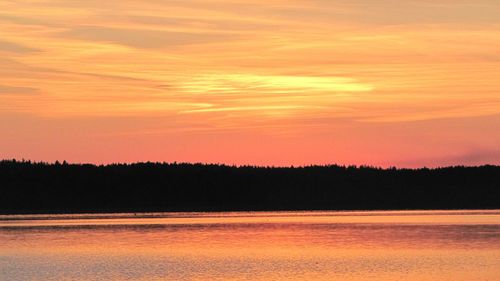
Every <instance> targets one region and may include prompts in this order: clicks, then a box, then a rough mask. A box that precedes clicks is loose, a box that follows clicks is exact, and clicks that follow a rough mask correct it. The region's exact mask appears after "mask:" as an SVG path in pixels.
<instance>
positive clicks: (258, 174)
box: [0, 160, 500, 213]
mask: <svg viewBox="0 0 500 281" xmlns="http://www.w3.org/2000/svg"><path fill="white" fill-rule="evenodd" d="M493 208H495V209H496V208H500V167H499V166H481V167H447V168H438V169H427V168H423V169H395V168H390V169H380V168H374V167H363V166H362V167H355V166H337V165H331V166H308V167H295V168H294V167H287V168H275V167H251V166H242V167H235V166H226V165H205V164H177V163H173V164H168V163H136V164H112V165H105V166H96V165H90V164H83V165H80V164H67V163H66V162H63V163H59V162H56V163H53V164H49V163H32V162H29V161H15V160H5V161H0V213H62V212H142V211H231V210H371V209H493Z"/></svg>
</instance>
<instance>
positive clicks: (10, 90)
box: [0, 85, 38, 94]
mask: <svg viewBox="0 0 500 281" xmlns="http://www.w3.org/2000/svg"><path fill="white" fill-rule="evenodd" d="M35 93H38V89H36V88H31V87H13V86H4V85H0V94H35Z"/></svg>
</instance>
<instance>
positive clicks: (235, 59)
mask: <svg viewBox="0 0 500 281" xmlns="http://www.w3.org/2000/svg"><path fill="white" fill-rule="evenodd" d="M262 3H265V4H262ZM262 3H261V4H259V3H258V1H254V0H225V1H223V0H171V1H167V0H141V1H131V0H120V1H102V0H100V1H96V0H72V1H67V0H24V1H21V0H2V1H0V158H3V159H7V158H8V159H11V158H17V159H23V158H24V159H30V160H34V161H50V162H52V161H55V160H59V161H62V160H67V161H68V162H77V163H82V162H86V163H87V162H89V163H97V164H100V163H114V162H136V161H166V162H203V163H225V164H231V165H232V164H236V165H246V164H250V165H273V166H289V165H295V166H297V165H310V164H342V165H351V164H352V165H373V166H382V167H388V166H397V167H422V166H427V167H436V166H448V165H481V164H500V36H499V34H500V17H499V16H498V15H500V1H498V0H474V1H470V0H467V1H465V0H453V1H452V0H441V1H430V0H418V1H417V0H378V1H372V0H307V1H306V0H287V1H282V0H269V1H265V2H262Z"/></svg>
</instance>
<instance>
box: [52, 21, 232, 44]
mask: <svg viewBox="0 0 500 281" xmlns="http://www.w3.org/2000/svg"><path fill="white" fill-rule="evenodd" d="M60 35H62V36H64V37H70V38H77V39H83V40H91V41H94V40H95V41H101V42H111V43H116V44H120V45H125V46H129V47H134V48H145V49H150V48H164V47H176V46H183V45H192V44H201V43H211V42H220V41H226V40H230V39H234V38H236V35H233V34H221V33H194V32H193V33H191V32H174V31H165V30H151V29H127V28H111V27H99V26H83V27H76V28H73V29H71V30H69V31H65V32H62V33H61V34H60Z"/></svg>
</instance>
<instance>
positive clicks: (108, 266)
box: [0, 210, 500, 281]
mask: <svg viewBox="0 0 500 281" xmlns="http://www.w3.org/2000/svg"><path fill="white" fill-rule="evenodd" d="M0 280H2V281H11V280H41V281H46V280H58V281H65V280H76V281H83V280H85V281H87V280H113V281H115V280H116V281H118V280H140V281H152V280H389V281H390V280H406V281H412V280H419V281H421V280H450V281H452V280H453V281H458V280H474V281H475V280H500V210H498V211H411V212H409V211H401V212H269V213H176V214H166V213H164V214H119V215H116V214H115V215H76V216H75V215H40V216H0Z"/></svg>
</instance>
